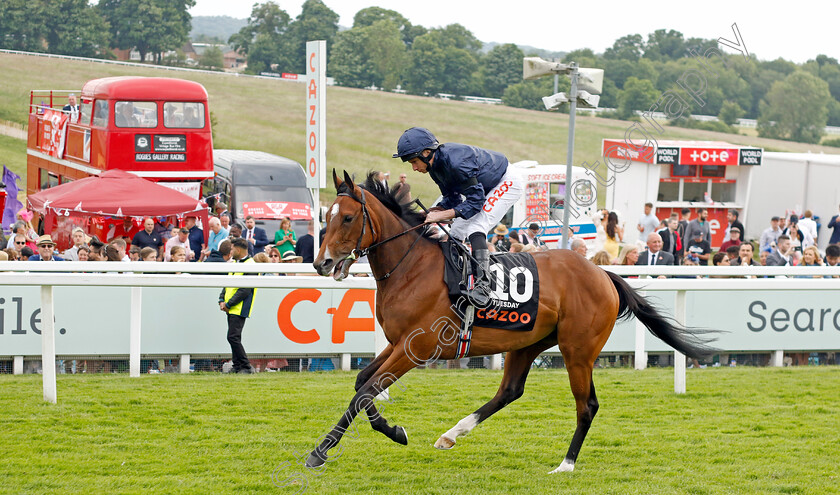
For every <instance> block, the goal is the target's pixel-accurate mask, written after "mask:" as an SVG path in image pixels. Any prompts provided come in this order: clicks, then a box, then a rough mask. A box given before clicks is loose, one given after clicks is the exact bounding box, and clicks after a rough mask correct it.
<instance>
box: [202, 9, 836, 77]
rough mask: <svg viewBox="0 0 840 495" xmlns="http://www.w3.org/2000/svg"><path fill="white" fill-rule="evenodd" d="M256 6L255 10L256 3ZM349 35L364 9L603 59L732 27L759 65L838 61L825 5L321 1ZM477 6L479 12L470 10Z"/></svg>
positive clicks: (832, 13)
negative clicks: (620, 45) (633, 43)
mask: <svg viewBox="0 0 840 495" xmlns="http://www.w3.org/2000/svg"><path fill="white" fill-rule="evenodd" d="M260 3H261V2H260ZM276 3H278V4H279V5H280V8H282V9H283V10H285V11H286V12H288V13H289V15H291V16H292V18H294V17H296V16H297V15H298V14H300V8H301V5H302V4H303V0H277V1H276ZM324 3H325V4H326V5H327V6H328V7H330V8H331V9H332V10H333V11H335V12H336V13H338V14H339V15H340V16H341V18H340V19H339V24H340V25H342V26H345V27H351V26H352V24H353V16H354V15H355V14H356V12H358V11H359V10H361V9H363V8H366V7H372V6H377V7H382V8H386V9H391V10H395V11H397V12H399V13H400V14H402V15H403V16H405V17H406V18H408V20H409V21H411V23H412V24H419V25H422V26H425V27H439V26H446V25H448V24H453V23H458V24H461V25H463V26H464V27H466V28H467V29H469V30H470V31H471V32H472V33H473V34H474V35H475V36H476V37H477V38H478V39H480V40H481V41H484V42H492V41H495V42H499V43H516V44H518V45H529V46H533V47H536V48H542V49H546V50H552V51H570V50H573V49H576V48H591V49H592V50H594V51H595V52H603V51H604V49H606V48H607V47H609V46H611V45H612V43H613V42H614V41H615V40H616V39H617V38H619V37H621V36H624V35H626V34H635V33H638V34H641V35H642V36H643V37H645V39H646V38H647V34H648V33H651V32H653V31H655V30H657V29H675V30H677V31H679V32H681V33H683V35H684V36H685V37H686V38H690V37H700V38H711V39H717V38H720V37H723V38H727V39H730V40H733V41H734V38H733V35H732V29H731V25H732V24H733V23H737V24H738V27H739V29H740V32H741V36H742V37H743V40H744V44H745V45H746V47H747V50H749V51H750V52H751V53H754V54H756V56H758V58H759V59H761V60H773V59H776V58H778V57H782V58H785V59H787V60H791V61H794V62H797V63H800V62H805V61H806V60H808V59H813V58H814V57H816V56H817V55H818V54H820V53H823V54H826V55H828V56H831V57H834V58H838V59H840V42H838V40H837V36H836V34H835V33H837V31H838V30H837V27H836V25H837V22H838V17H840V16H838V14H840V7H838V5H837V3H836V2H834V1H830V0H826V1H823V0H814V1H807V0H806V1H800V2H795V3H785V4H781V3H779V4H774V3H772V2H755V1H746V0H740V1H732V0H727V1H719V0H705V1H702V2H675V1H673V0H669V1H666V0H643V1H635V2H634V1H617V0H602V1H595V2H592V1H587V2H584V1H581V2H567V1H563V0H515V1H505V0H495V1H492V0H491V1H489V2H481V3H479V2H474V1H457V0H454V1H453V0H422V1H420V0H415V1H409V2H407V1H405V0H402V1H398V0H324ZM252 5H253V3H251V2H249V1H235V2H234V1H231V0H196V5H195V7H193V8H192V9H191V10H190V13H191V14H192V15H193V16H205V15H229V16H232V17H237V18H247V17H248V16H249V15H250V13H251V6H252ZM476 5H480V6H476Z"/></svg>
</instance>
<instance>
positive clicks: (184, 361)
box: [178, 354, 190, 374]
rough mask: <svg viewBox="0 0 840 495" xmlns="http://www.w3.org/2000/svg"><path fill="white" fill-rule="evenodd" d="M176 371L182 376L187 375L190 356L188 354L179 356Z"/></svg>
mask: <svg viewBox="0 0 840 495" xmlns="http://www.w3.org/2000/svg"><path fill="white" fill-rule="evenodd" d="M178 368H179V369H178V371H179V372H181V373H183V374H189V372H190V355H189V354H181V359H180V360H179V361H178Z"/></svg>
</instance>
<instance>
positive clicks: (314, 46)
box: [304, 40, 327, 189]
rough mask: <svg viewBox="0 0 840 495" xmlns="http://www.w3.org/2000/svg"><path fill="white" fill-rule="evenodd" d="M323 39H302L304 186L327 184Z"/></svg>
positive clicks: (324, 53)
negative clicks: (304, 47) (304, 53)
mask: <svg viewBox="0 0 840 495" xmlns="http://www.w3.org/2000/svg"><path fill="white" fill-rule="evenodd" d="M326 71H327V42H326V41H323V40H321V41H307V42H306V165H305V166H304V168H305V169H306V187H308V188H310V189H321V188H324V187H327V172H326V156H327V142H326V138H327V123H326V117H327V105H326V103H327V98H326V96H327V93H326V89H327V75H326Z"/></svg>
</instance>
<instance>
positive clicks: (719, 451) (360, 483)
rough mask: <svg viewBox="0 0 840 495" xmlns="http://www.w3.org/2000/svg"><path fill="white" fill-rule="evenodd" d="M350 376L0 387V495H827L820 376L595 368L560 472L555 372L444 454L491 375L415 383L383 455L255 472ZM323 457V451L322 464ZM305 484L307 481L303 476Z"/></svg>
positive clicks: (825, 404) (419, 373)
mask: <svg viewBox="0 0 840 495" xmlns="http://www.w3.org/2000/svg"><path fill="white" fill-rule="evenodd" d="M354 378H355V373H346V372H330V373H301V374H298V373H273V374H260V375H255V376H243V375H238V376H226V375H225V376H222V375H217V374H193V375H188V376H181V375H169V374H165V375H146V376H142V377H141V378H138V379H131V378H128V377H127V376H117V375H99V376H97V375H84V376H81V375H76V376H59V379H58V404H57V405H52V404H47V403H44V402H43V401H42V392H41V381H40V377H39V376H9V375H4V376H0V432H1V433H0V493H26V494H29V493H36V494H40V493H109V494H111V493H152V492H155V493H202V494H206V493H223V492H236V493H272V494H273V493H295V492H297V491H303V490H304V488H305V492H306V493H312V494H321V493H336V494H350V493H388V494H401V493H406V494H413V493H440V494H444V493H447V494H448V493H610V494H624V493H627V494H648V493H652V494H671V493H678V494H682V493H684V494H719V493H737V494H743V493H748V494H749V493H754V494H766V493H803V494H805V493H814V494H822V493H837V491H838V487H840V475H839V474H838V472H839V471H838V468H837V459H838V455H839V454H838V452H840V441H838V435H837V426H838V420H837V407H836V406H837V384H838V379H840V370H838V368H837V367H819V368H815V367H803V368H797V369H790V368H786V369H773V368H720V369H712V368H707V369H703V370H689V373H688V393H687V394H685V395H681V396H677V395H675V394H674V393H673V369H648V370H645V371H633V370H629V369H606V370H603V369H598V370H596V371H595V384H596V387H597V390H598V396H599V399H600V402H601V410H600V412H599V413H598V416H597V417H596V418H595V421H594V424H593V427H592V429H591V431H590V433H589V437H588V438H587V439H586V443H585V444H584V446H583V450H582V452H581V455H580V458H579V460H578V463H577V468H576V471H575V472H574V473H561V474H555V475H548V474H547V473H548V471H550V470H552V469H553V468H555V467H556V466H557V465H559V464H560V462H561V461H562V459H563V456H564V454H565V451H566V449H567V447H568V443H569V441H570V439H571V436H572V432H573V429H574V405H573V401H572V397H571V393H570V391H569V385H568V377H567V374H566V372H565V371H563V370H533V371H532V372H531V376H530V379H529V382H528V385H527V387H526V391H525V395H524V397H522V398H521V399H519V400H518V401H516V402H514V403H513V404H511V405H510V406H508V407H507V408H506V409H504V410H502V411H500V412H499V413H497V414H496V415H495V416H494V417H492V418H490V419H489V420H487V421H486V422H485V423H483V424H481V425H479V426H478V427H477V428H476V429H475V430H473V432H472V433H471V434H470V435H468V436H466V437H462V438H461V439H459V441H458V444H457V445H456V446H455V448H454V449H453V450H450V451H437V450H435V449H434V448H433V447H432V444H433V443H434V441H435V440H436V439H437V438H438V436H439V435H440V434H441V433H443V432H445V431H446V430H448V429H449V428H450V427H452V426H453V425H454V424H455V423H456V422H457V421H458V420H459V419H461V418H462V417H464V416H466V415H467V414H469V413H471V412H472V411H473V410H475V409H476V408H478V407H479V406H480V405H481V404H483V403H484V402H485V401H486V400H488V399H489V398H490V397H491V396H492V395H493V394H494V393H495V390H496V387H497V385H498V382H499V380H500V378H501V372H498V371H489V370H465V371H444V370H416V371H413V372H411V373H409V374H408V375H406V376H405V377H403V380H402V384H403V386H404V389H401V388H400V387H399V386H394V387H392V403H389V404H384V407H382V413H383V415H384V416H385V417H386V418H388V419H389V421H391V423H392V424H399V425H402V426H404V427H405V428H406V429H407V431H408V437H409V444H408V446H400V445H397V444H395V443H393V442H391V441H390V440H388V439H387V438H385V437H384V436H382V435H381V434H379V433H375V432H373V431H372V430H371V429H370V427H369V426H368V425H367V424H365V421H364V419H357V421H356V424H357V425H358V437H357V438H349V437H345V438H344V440H343V441H342V443H341V447H339V448H342V449H343V452H342V453H341V455H340V456H339V457H338V458H337V459H336V460H335V461H334V462H330V463H327V464H326V468H325V471H324V472H323V473H320V474H318V475H315V474H314V473H309V472H307V471H306V470H305V469H304V468H302V467H301V466H300V465H295V466H287V467H286V468H284V469H281V470H280V471H279V472H277V473H275V476H276V477H277V478H279V480H281V481H282V480H285V479H286V478H287V477H294V476H298V477H301V478H303V479H306V480H307V481H306V482H305V484H297V485H293V486H290V487H285V488H282V489H281V488H278V487H276V486H274V485H273V483H272V473H273V472H275V470H277V468H278V467H282V466H284V465H286V463H291V462H296V461H295V460H294V456H295V454H294V453H295V452H297V453H301V454H303V453H305V452H308V451H309V450H311V449H312V448H313V447H314V446H315V445H316V442H317V439H318V438H319V437H321V436H322V435H324V434H325V433H326V432H327V431H328V430H329V429H330V427H331V426H332V425H333V424H334V423H335V421H337V420H338V418H339V416H340V415H341V414H342V413H343V410H344V407H345V406H346V404H347V403H348V401H349V399H350V397H351V395H352V386H353V382H354ZM332 453H333V454H335V453H336V449H334V450H333V452H332ZM303 473H306V474H303Z"/></svg>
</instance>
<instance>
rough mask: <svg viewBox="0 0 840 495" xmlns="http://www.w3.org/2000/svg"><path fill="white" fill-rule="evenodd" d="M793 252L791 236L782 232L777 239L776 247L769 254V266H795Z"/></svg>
mask: <svg viewBox="0 0 840 495" xmlns="http://www.w3.org/2000/svg"><path fill="white" fill-rule="evenodd" d="M791 254H793V249H791V247H790V237H788V236H786V235H784V234H782V235H780V236H779V238H778V239H777V240H776V249H774V250H773V252H771V253H770V254H768V255H767V266H793V257H792V256H791Z"/></svg>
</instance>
